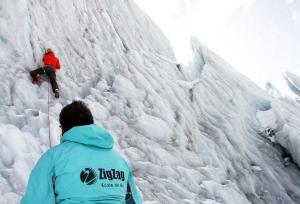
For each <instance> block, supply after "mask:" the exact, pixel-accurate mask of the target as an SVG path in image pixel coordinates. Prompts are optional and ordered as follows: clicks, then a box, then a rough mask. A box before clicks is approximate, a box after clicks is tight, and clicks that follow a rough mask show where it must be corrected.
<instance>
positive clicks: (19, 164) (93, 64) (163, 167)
mask: <svg viewBox="0 0 300 204" xmlns="http://www.w3.org/2000/svg"><path fill="white" fill-rule="evenodd" d="M0 11H1V12H0V26H1V29H0V45H1V46H0V73H1V74H0V80H1V84H0V91H1V92H0V93H1V98H0V104H1V106H0V113H1V114H0V122H1V123H0V152H1V154H0V157H1V159H0V203H1V204H6V203H7V204H8V203H9V204H14V203H18V202H19V200H20V198H21V196H22V195H23V193H24V190H25V188H26V184H27V179H28V176H29V173H30V171H31V169H32V167H33V165H34V164H35V162H36V161H37V159H38V158H39V156H40V155H41V154H42V153H43V152H45V151H46V150H47V149H48V148H49V141H48V134H49V132H48V88H49V87H48V83H47V82H46V81H45V82H43V83H42V84H41V86H40V87H38V86H33V85H32V84H31V82H30V78H29V74H28V71H29V70H30V69H34V68H35V67H37V66H39V65H40V64H41V61H40V58H41V56H42V53H43V49H44V48H45V47H52V48H53V49H54V50H55V52H56V54H57V55H58V56H59V58H60V60H61V63H62V70H61V71H60V72H58V74H57V75H58V82H59V86H60V88H61V93H62V94H61V98H60V99H59V100H56V99H54V98H53V96H52V95H51V97H50V99H51V100H50V113H49V117H50V127H51V132H50V136H51V144H54V145H55V144H57V143H58V140H59V135H60V130H59V127H58V126H59V122H58V115H59V112H60V110H61V108H62V107H63V106H64V105H66V104H67V103H69V102H70V101H72V100H73V99H81V100H84V101H85V102H86V103H87V104H88V105H89V107H90V108H91V110H92V112H93V114H94V116H95V121H96V123H97V124H99V125H102V126H103V127H105V128H107V129H108V130H109V131H110V132H111V133H112V135H113V137H114V140H115V141H116V147H115V148H116V149H117V151H119V152H120V153H122V154H123V155H125V156H126V157H127V158H128V159H129V160H130V161H131V163H132V165H133V168H134V175H135V180H136V183H137V185H138V187H139V189H140V190H141V192H142V194H143V197H144V201H145V203H148V204H150V203H153V204H154V203H203V204H216V203H223V204H235V203H237V204H241V203H256V204H263V203H268V204H270V203H289V204H292V203H299V200H300V181H299V176H300V172H299V169H298V168H297V167H296V165H291V166H290V167H284V165H283V164H282V157H281V151H280V149H278V148H277V147H276V146H274V145H273V144H272V143H270V142H269V141H268V140H266V139H265V138H264V137H263V136H262V135H261V131H262V130H264V128H266V127H268V125H271V127H272V128H274V130H275V132H276V140H277V142H279V143H280V144H281V145H282V146H284V147H285V148H288V149H290V151H291V154H292V155H293V157H295V158H294V160H295V161H296V162H297V163H298V164H299V162H300V161H299V158H300V156H299V152H298V150H297V149H295V151H294V150H293V147H290V146H291V144H292V145H293V144H298V143H297V142H293V141H292V142H291V141H290V140H289V139H293V140H295V141H299V139H298V138H299V132H300V131H299V128H298V127H300V119H299V115H300V114H299V112H300V109H299V104H298V103H297V102H294V101H292V100H290V99H286V98H277V97H272V96H269V95H268V94H267V93H266V92H264V91H263V90H262V89H260V88H259V87H257V86H256V85H255V84H254V83H253V82H251V81H250V80H249V79H248V78H247V77H245V76H243V75H241V74H239V73H238V72H236V71H235V70H234V69H233V68H232V67H231V66H230V65H229V64H228V63H226V62H225V61H224V60H223V59H221V58H219V57H218V56H216V55H215V54H214V53H212V52H211V51H210V50H209V49H207V48H205V46H203V45H201V44H200V43H199V42H198V40H197V39H193V40H192V48H193V50H194V56H195V63H194V64H193V65H186V66H184V67H183V70H182V71H180V70H178V68H177V66H176V65H177V63H178V62H177V60H176V59H175V57H174V53H173V51H172V48H171V47H170V43H169V41H168V39H167V38H166V37H165V36H164V35H163V33H162V32H161V31H160V29H159V28H158V27H157V26H156V25H155V24H154V23H153V22H152V21H151V19H150V18H149V17H148V16H146V15H145V14H144V13H143V12H142V11H141V10H140V9H139V8H138V7H137V6H136V5H135V3H134V2H133V1H132V0H114V1H110V0H103V1H97V0H91V1H72V0H65V1H55V3H54V2H53V1H38V0H18V1H17V0H2V1H1V2H0ZM270 112H272V113H270ZM265 113H269V114H268V116H264V114H265ZM260 114H261V115H260ZM258 115H260V116H258ZM285 141H290V142H285ZM295 147H297V146H294V148H295Z"/></svg>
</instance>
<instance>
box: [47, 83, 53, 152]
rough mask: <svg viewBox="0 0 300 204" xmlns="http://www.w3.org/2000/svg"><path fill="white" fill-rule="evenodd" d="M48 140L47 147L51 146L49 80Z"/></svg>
mask: <svg viewBox="0 0 300 204" xmlns="http://www.w3.org/2000/svg"><path fill="white" fill-rule="evenodd" d="M48 134H49V135H48V140H49V148H51V147H52V143H51V122H50V82H48Z"/></svg>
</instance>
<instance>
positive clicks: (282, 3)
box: [135, 0, 300, 92]
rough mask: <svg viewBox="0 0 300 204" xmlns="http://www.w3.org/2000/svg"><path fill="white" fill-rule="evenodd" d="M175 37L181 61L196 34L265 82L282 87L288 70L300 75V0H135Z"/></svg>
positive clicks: (188, 55)
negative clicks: (283, 75)
mask: <svg viewBox="0 0 300 204" xmlns="http://www.w3.org/2000/svg"><path fill="white" fill-rule="evenodd" d="M135 2H136V3H137V4H138V5H139V6H140V7H141V8H142V9H143V10H144V11H145V12H146V13H148V15H149V16H150V17H151V18H152V19H153V20H154V21H155V23H156V24H158V25H159V26H160V27H161V29H162V30H163V32H164V33H165V34H166V35H167V37H168V38H169V39H170V41H171V44H172V46H173V48H174V51H175V54H176V57H177V59H178V60H179V61H181V62H187V61H188V60H189V59H190V56H191V54H190V44H189V41H190V36H191V35H194V36H196V37H197V38H198V39H199V41H200V42H202V43H203V44H205V45H206V46H207V47H209V48H210V49H211V50H213V51H214V52H216V53H217V54H219V55H220V56H221V57H223V58H224V59H225V60H226V61H228V62H229V63H230V64H232V65H233V66H234V67H235V68H236V69H237V70H239V71H240V72H241V73H243V74H245V75H246V76H248V77H249V78H251V79H252V80H253V81H255V82H256V83H257V84H258V85H259V86H261V87H263V88H264V86H265V83H266V82H267V81H269V82H271V83H273V84H274V85H275V86H277V88H279V89H280V90H281V91H282V92H287V86H286V84H285V82H284V80H283V78H282V73H283V72H285V71H290V72H293V73H295V74H298V75H300V39H299V38H300V1H299V0H135Z"/></svg>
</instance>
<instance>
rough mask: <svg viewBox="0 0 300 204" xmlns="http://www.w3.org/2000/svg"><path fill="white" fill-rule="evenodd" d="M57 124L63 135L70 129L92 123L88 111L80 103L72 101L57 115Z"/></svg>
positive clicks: (83, 104) (91, 116)
mask: <svg viewBox="0 0 300 204" xmlns="http://www.w3.org/2000/svg"><path fill="white" fill-rule="evenodd" d="M59 122H60V125H61V129H62V133H63V134H64V133H65V132H67V131H68V130H70V129H71V128H73V127H75V126H81V125H91V124H93V123H94V119H93V115H92V113H91V111H90V109H89V108H88V107H87V106H86V105H85V103H84V102H82V101H73V102H72V103H71V104H69V105H67V106H65V107H64V108H63V109H62V110H61V112H60V114H59Z"/></svg>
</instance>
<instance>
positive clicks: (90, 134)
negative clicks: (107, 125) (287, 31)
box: [21, 101, 142, 204]
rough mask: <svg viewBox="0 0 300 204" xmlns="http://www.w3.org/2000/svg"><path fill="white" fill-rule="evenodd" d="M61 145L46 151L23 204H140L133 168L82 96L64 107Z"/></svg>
mask: <svg viewBox="0 0 300 204" xmlns="http://www.w3.org/2000/svg"><path fill="white" fill-rule="evenodd" d="M59 122H60V124H61V129H62V133H63V135H62V138H61V144H59V145H57V146H56V147H54V148H51V149H49V150H48V151H47V152H46V153H44V154H43V155H42V157H41V158H40V159H39V161H38V162H37V164H36V165H35V167H34V169H33V170H32V172H31V175H30V178H29V182H28V186H27V190H26V193H25V195H24V197H23V198H22V200H21V204H54V203H59V204H71V203H72V204H74V203H81V204H87V203H88V204H92V203H93V204H101V203H102V204H103V203H106V204H125V203H127V204H129V203H130V204H141V203H142V198H141V196H140V194H139V192H138V191H137V189H136V186H135V183H134V180H133V175H132V170H131V167H130V165H129V164H128V163H127V162H126V160H125V159H124V158H123V157H122V156H120V155H119V154H118V153H117V152H116V151H114V150H113V149H112V148H113V145H114V141H113V138H112V136H111V135H110V133H108V132H107V131H106V130H105V129H104V128H101V127H99V126H97V125H95V124H94V120H93V116H92V114H91V111H90V110H89V109H88V107H87V106H86V105H85V104H84V103H83V102H81V101H74V102H72V103H71V104H69V105H67V106H65V107H64V108H63V109H62V111H61V113H60V115H59Z"/></svg>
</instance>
